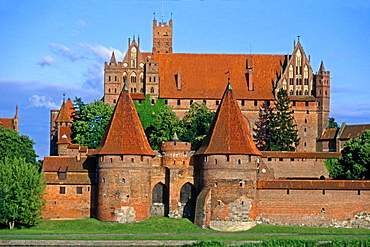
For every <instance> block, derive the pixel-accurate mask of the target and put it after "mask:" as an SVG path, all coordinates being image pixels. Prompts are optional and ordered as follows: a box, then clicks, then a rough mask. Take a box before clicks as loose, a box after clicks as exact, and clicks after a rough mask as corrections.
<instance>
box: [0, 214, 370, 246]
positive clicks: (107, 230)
mask: <svg viewBox="0 0 370 247" xmlns="http://www.w3.org/2000/svg"><path fill="white" fill-rule="evenodd" d="M179 233H181V234H190V235H181V236H171V235H167V234H179ZM238 233H239V234H240V235H222V233H221V232H218V231H213V230H209V229H201V228H199V227H197V226H195V225H194V224H193V223H191V222H190V221H188V220H187V219H177V220H176V219H168V218H161V217H152V218H149V219H148V220H145V221H142V222H138V223H132V224H116V223H105V222H100V221H98V220H96V219H84V220H70V221H47V220H44V221H41V222H40V224H39V225H38V226H36V227H32V228H30V229H15V230H7V229H2V230H0V235H45V234H53V235H55V236H42V237H36V236H35V237H32V236H6V237H2V239H6V238H7V239H15V238H16V239H69V240H72V239H74V240H199V241H201V240H204V241H243V240H284V239H299V240H313V241H318V240H328V241H331V240H333V239H349V238H347V237H343V236H340V237H339V236H336V235H369V236H370V230H367V229H339V228H319V227H293V226H269V225H258V226H256V227H254V228H252V229H250V230H249V231H245V232H238ZM245 233H247V234H264V233H268V234H271V233H272V234H303V235H304V236H274V235H267V236H266V235H246V234H245ZM58 234H164V235H161V236H137V235H126V236H68V237H67V236H58ZM191 234H198V235H191ZM209 234H212V235H209ZM309 235H329V236H309ZM351 239H353V238H351ZM362 239H364V238H362ZM366 239H370V238H366Z"/></svg>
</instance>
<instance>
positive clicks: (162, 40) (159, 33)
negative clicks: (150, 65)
mask: <svg viewBox="0 0 370 247" xmlns="http://www.w3.org/2000/svg"><path fill="white" fill-rule="evenodd" d="M152 52H153V54H155V53H172V20H170V21H169V23H168V24H167V23H166V22H163V21H162V22H160V23H159V24H158V25H157V20H153V50H152Z"/></svg>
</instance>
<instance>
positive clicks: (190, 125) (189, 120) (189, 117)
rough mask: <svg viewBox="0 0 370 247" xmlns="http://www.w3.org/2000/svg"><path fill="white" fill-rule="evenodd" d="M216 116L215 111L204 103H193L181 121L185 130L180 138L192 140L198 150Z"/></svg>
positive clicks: (193, 147)
mask: <svg viewBox="0 0 370 247" xmlns="http://www.w3.org/2000/svg"><path fill="white" fill-rule="evenodd" d="M214 116H215V112H212V111H210V110H209V109H208V107H207V106H206V105H205V104H204V103H202V104H199V103H196V102H194V103H192V104H191V106H190V109H189V111H188V112H187V113H186V114H185V117H184V118H183V119H182V121H181V122H182V126H183V128H184V130H183V132H182V134H181V135H180V140H181V141H186V142H190V143H191V145H192V149H193V150H197V149H198V148H199V147H200V145H201V144H202V141H203V139H204V137H206V135H207V133H208V130H209V127H210V126H211V122H212V119H213V117H214Z"/></svg>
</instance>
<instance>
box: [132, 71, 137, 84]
mask: <svg viewBox="0 0 370 247" xmlns="http://www.w3.org/2000/svg"><path fill="white" fill-rule="evenodd" d="M131 83H136V74H135V73H132V74H131Z"/></svg>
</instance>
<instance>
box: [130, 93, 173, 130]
mask: <svg viewBox="0 0 370 247" xmlns="http://www.w3.org/2000/svg"><path fill="white" fill-rule="evenodd" d="M134 104H135V108H136V111H137V113H138V114H139V117H140V121H141V124H142V125H143V129H144V130H150V129H152V128H153V127H154V120H155V119H156V117H157V115H158V114H159V113H160V112H163V111H165V109H166V108H168V106H166V104H165V103H164V100H163V99H157V100H156V101H155V102H154V104H152V102H151V99H150V95H149V94H147V95H146V96H145V100H142V101H141V103H138V102H137V101H134Z"/></svg>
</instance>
